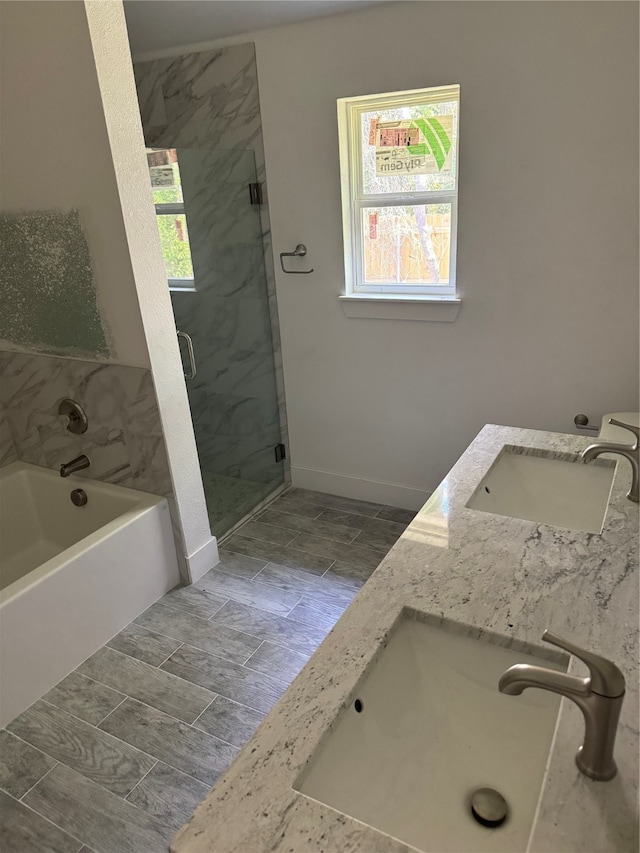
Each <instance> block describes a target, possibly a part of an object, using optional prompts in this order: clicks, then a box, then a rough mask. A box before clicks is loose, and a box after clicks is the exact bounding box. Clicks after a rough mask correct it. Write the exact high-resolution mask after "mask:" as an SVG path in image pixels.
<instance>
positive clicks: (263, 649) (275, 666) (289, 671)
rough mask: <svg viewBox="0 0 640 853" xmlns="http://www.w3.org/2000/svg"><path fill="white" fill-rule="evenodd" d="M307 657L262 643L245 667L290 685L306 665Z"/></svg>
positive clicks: (281, 647) (282, 647)
mask: <svg viewBox="0 0 640 853" xmlns="http://www.w3.org/2000/svg"><path fill="white" fill-rule="evenodd" d="M309 657H310V655H303V654H301V653H300V652H294V651H293V650H292V649H287V648H285V647H284V646H277V645H275V644H274V643H263V644H262V645H261V646H260V648H259V649H258V650H257V651H256V652H254V653H253V654H252V655H251V657H250V658H249V660H248V661H247V662H246V663H245V666H246V667H248V668H249V669H254V670H256V672H262V673H263V674H264V675H270V676H271V677H272V678H277V679H278V680H279V681H285V682H286V683H287V684H290V683H291V682H292V681H293V679H294V678H295V677H296V675H297V674H298V673H299V672H300V670H301V669H302V668H303V667H304V666H305V665H306V663H307V661H308V660H309Z"/></svg>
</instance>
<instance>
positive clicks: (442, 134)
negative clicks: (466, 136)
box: [409, 118, 451, 170]
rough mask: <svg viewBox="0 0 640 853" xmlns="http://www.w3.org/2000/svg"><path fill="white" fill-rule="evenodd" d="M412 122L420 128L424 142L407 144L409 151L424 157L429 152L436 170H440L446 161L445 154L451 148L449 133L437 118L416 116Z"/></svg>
mask: <svg viewBox="0 0 640 853" xmlns="http://www.w3.org/2000/svg"><path fill="white" fill-rule="evenodd" d="M412 123H413V125H414V126H415V127H418V128H419V129H420V130H421V132H422V135H423V136H424V138H425V139H426V144H425V143H424V142H422V143H420V144H419V145H409V151H410V153H411V154H415V155H416V156H419V157H424V156H425V155H426V154H427V153H428V152H431V154H433V157H434V159H435V161H436V164H437V166H438V170H441V169H442V167H443V166H444V164H445V162H446V159H447V154H448V153H449V151H450V150H451V140H450V139H449V134H448V133H447V131H446V130H445V129H444V127H443V126H442V124H441V123H440V122H439V121H438V119H437V118H427V119H424V118H416V119H414V120H413V122H412Z"/></svg>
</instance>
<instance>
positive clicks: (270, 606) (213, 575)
mask: <svg viewBox="0 0 640 853" xmlns="http://www.w3.org/2000/svg"><path fill="white" fill-rule="evenodd" d="M266 565H267V564H266V563H265V566H266ZM260 571H262V569H261V570H260ZM196 586H198V587H201V588H204V589H212V590H219V591H220V593H221V594H223V595H227V596H228V597H229V598H230V599H233V601H238V602H240V603H241V604H247V605H248V606H249V607H255V608H257V609H258V610H264V611H266V612H267V613H275V614H278V615H281V616H286V614H287V613H288V612H289V611H290V610H291V608H292V607H293V606H294V605H296V604H297V603H298V600H299V598H300V596H297V595H296V594H295V593H292V592H287V591H285V590H281V589H274V588H273V587H270V586H265V585H264V584H260V583H258V584H257V583H256V582H255V581H254V580H248V579H247V578H240V577H231V576H230V575H227V574H225V573H224V572H220V571H218V569H217V568H215V569H211V570H210V571H208V572H207V573H206V575H203V576H202V577H201V578H200V580H199V581H197V582H196ZM224 607H226V605H225V606H224ZM224 607H222V608H221V611H222V610H224ZM219 612H220V611H219ZM217 615H218V614H217V613H216V614H214V616H213V619H212V621H218V620H217V619H216V616H217Z"/></svg>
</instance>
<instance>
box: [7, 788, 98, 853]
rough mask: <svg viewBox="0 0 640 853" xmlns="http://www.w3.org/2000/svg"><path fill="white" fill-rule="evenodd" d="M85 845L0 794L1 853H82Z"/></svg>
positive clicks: (8, 797) (12, 799)
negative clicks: (81, 850) (80, 852)
mask: <svg viewBox="0 0 640 853" xmlns="http://www.w3.org/2000/svg"><path fill="white" fill-rule="evenodd" d="M81 847H82V842H80V841H78V840H77V839H75V838H72V837H71V836H70V835H68V834H67V833H66V832H63V831H62V830H61V829H60V828H59V827H57V826H54V825H53V824H52V823H50V822H49V821H48V820H46V819H45V818H43V817H42V816H41V815H39V814H36V813H35V812H33V811H31V809H29V808H27V807H26V806H25V805H23V804H22V803H19V802H18V800H14V798H13V797H10V796H9V795H8V794H5V793H4V791H0V850H2V853H79V850H80V848H81Z"/></svg>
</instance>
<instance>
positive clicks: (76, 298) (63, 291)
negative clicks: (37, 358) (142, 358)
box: [0, 210, 109, 356]
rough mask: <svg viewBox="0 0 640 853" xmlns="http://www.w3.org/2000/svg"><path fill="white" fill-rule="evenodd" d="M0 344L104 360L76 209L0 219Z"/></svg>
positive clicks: (88, 262) (103, 339)
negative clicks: (95, 357)
mask: <svg viewBox="0 0 640 853" xmlns="http://www.w3.org/2000/svg"><path fill="white" fill-rule="evenodd" d="M0 339H2V340H5V341H8V342H9V343H12V344H15V345H18V346H20V347H24V348H27V349H33V350H36V351H38V352H47V353H54V354H58V355H77V356H108V355H109V346H108V344H107V339H106V336H105V330H104V326H103V323H102V320H101V318H100V313H99V311H98V306H97V302H96V289H95V285H94V278H93V267H92V264H91V257H90V255H89V247H88V245H87V241H86V238H85V236H84V233H83V231H82V226H81V224H80V215H79V213H78V211H77V210H71V211H64V212H63V211H30V212H29V213H11V214H2V215H0Z"/></svg>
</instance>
